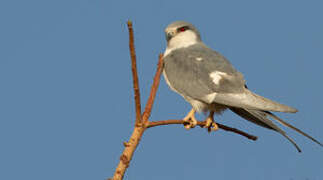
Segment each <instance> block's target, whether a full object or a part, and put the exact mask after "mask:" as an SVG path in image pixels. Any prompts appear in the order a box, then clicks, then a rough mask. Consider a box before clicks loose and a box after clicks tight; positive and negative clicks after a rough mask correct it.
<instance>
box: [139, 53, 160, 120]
mask: <svg viewBox="0 0 323 180" xmlns="http://www.w3.org/2000/svg"><path fill="white" fill-rule="evenodd" d="M163 65H164V64H163V55H162V54H159V60H158V64H157V71H156V74H155V77H154V82H153V85H152V86H151V90H150V95H149V98H148V101H147V103H146V107H145V111H144V113H143V114H142V119H143V123H144V124H145V126H147V124H148V119H149V116H150V113H151V109H152V106H153V104H154V100H155V97H156V93H157V90H158V86H159V82H160V76H161V73H162V70H163Z"/></svg>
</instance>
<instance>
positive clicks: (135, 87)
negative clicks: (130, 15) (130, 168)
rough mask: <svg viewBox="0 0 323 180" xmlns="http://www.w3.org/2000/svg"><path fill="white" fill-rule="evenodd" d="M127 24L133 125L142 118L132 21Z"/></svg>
mask: <svg viewBox="0 0 323 180" xmlns="http://www.w3.org/2000/svg"><path fill="white" fill-rule="evenodd" d="M127 25H128V31H129V50H130V57H131V70H132V77H133V90H134V94H135V108H136V124H135V125H136V126H141V125H142V120H141V103H140V89H139V80H138V73H137V62H136V61H137V60H136V51H135V44H134V35H133V28H132V22H131V21H128V23H127Z"/></svg>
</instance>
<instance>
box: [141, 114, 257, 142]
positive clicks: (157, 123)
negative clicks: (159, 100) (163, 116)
mask: <svg viewBox="0 0 323 180" xmlns="http://www.w3.org/2000/svg"><path fill="white" fill-rule="evenodd" d="M185 123H186V122H185V121H184V120H176V119H170V120H163V121H150V122H149V124H148V126H147V128H151V127H156V126H163V125H169V124H183V125H184V124H185ZM205 123H206V122H205V121H197V125H198V126H200V127H204V126H205ZM216 124H217V125H218V127H219V128H220V129H223V130H225V131H230V132H234V133H237V134H240V135H242V136H244V137H246V138H248V139H251V140H254V141H255V140H257V137H256V136H254V135H251V134H248V133H246V132H243V131H241V130H239V129H236V128H232V127H229V126H226V125H223V124H220V123H218V122H217V123H216Z"/></svg>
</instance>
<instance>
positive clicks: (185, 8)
mask: <svg viewBox="0 0 323 180" xmlns="http://www.w3.org/2000/svg"><path fill="white" fill-rule="evenodd" d="M322 7H323V3H322V1H314V0H312V1H291V0H290V1H287V0H286V1H279V0H272V1H256V0H254V1H229V0H225V1H213V0H212V1H211V0H210V1H174V0H164V1H148V0H146V1H130V0H129V1H121V0H120V1H110V0H105V1H103V0H87V1H85V0H79V1H76V0H74V1H72V0H71V1H65V0H64V1H62V0H57V1H44V0H38V1H36V0H30V1H22V0H20V1H12V0H1V1H0V179H4V180H13V179H32V180H44V179H46V180H47V179H48V180H50V179H66V180H71V179H78V180H81V179H82V180H83V179H84V180H88V179H100V180H103V179H106V178H108V177H111V176H112V175H113V172H114V170H115V167H116V165H117V163H118V161H119V156H120V155H121V152H122V150H123V145H122V142H123V141H126V140H128V138H129V136H130V133H131V131H132V128H133V125H134V116H135V113H134V105H133V90H132V79H131V71H130V59H129V51H128V31H127V27H126V22H127V20H128V19H131V20H132V21H133V23H134V29H135V40H136V42H135V43H136V50H137V58H138V70H139V80H140V86H141V95H142V101H143V102H144V103H145V102H146V100H147V96H148V94H149V89H150V85H151V83H152V76H153V74H154V72H155V69H156V64H157V60H158V54H159V53H162V52H163V51H164V50H165V47H166V41H165V36H164V32H163V31H164V28H165V27H166V26H167V25H168V24H169V23H171V22H173V21H175V20H186V21H189V22H191V23H193V24H195V25H196V26H197V27H198V28H199V29H200V32H201V35H202V39H203V40H204V42H205V43H206V44H207V45H209V46H210V47H212V48H213V49H216V50H217V51H219V52H221V53H222V54H223V55H224V56H226V57H227V58H228V59H229V60H230V61H231V62H232V64H233V65H234V66H235V67H236V68H237V69H238V70H239V71H241V72H242V73H243V74H244V75H245V78H246V80H247V84H248V86H249V88H250V89H252V90H253V91H255V92H257V93H258V94H261V95H264V96H266V97H268V98H272V99H274V100H277V101H280V102H282V103H285V104H288V105H291V106H294V107H296V108H298V109H299V112H298V113H297V114H282V113H277V114H278V115H280V116H281V117H282V118H284V119H285V120H287V121H288V122H290V123H292V124H293V125H295V126H296V127H298V128H300V129H302V130H304V131H305V132H307V133H309V134H310V135H312V136H313V137H315V138H317V139H318V140H320V141H321V142H322V141H323V133H322V127H323V119H322V107H323V101H322V100H323V95H322V92H323V72H322V66H323V20H322V17H323V11H322ZM189 110H190V105H189V104H188V103H186V102H185V101H184V100H183V99H182V98H181V97H180V96H179V95H177V94H176V93H174V92H172V91H171V90H170V89H169V88H168V87H167V85H166V83H165V81H164V79H162V80H161V83H160V88H159V90H158V94H157V98H156V103H155V106H154V109H153V112H152V116H151V120H165V119H179V118H182V117H184V115H185V114H186V113H187V112H188V111H189ZM198 117H199V118H200V119H202V118H204V115H200V116H198ZM216 120H217V121H219V122H221V123H223V124H226V125H230V126H233V127H236V128H239V129H242V130H245V131H246V132H249V133H251V134H254V135H257V136H258V137H259V139H258V140H257V141H256V142H253V141H250V140H248V139H246V138H244V137H242V136H239V135H236V134H232V133H230V132H225V131H222V130H219V131H218V132H216V133H212V134H208V133H207V132H206V130H204V129H200V128H195V129H192V130H190V131H187V130H185V129H184V128H183V127H182V126H180V125H173V126H168V127H156V128H153V129H149V130H147V131H146V133H145V134H144V136H143V139H142V141H141V143H140V145H139V147H138V149H137V150H136V152H135V155H134V158H133V160H132V162H131V165H130V167H129V169H128V171H127V172H126V176H125V179H138V180H139V179H140V180H150V179H153V180H165V179H171V180H178V179H185V180H193V179H194V180H195V179H221V180H227V179H228V180H231V179H232V180H233V179H244V180H247V179H248V180H259V179H263V180H271V179H275V180H322V179H323V148H322V147H320V146H318V145H317V144H315V143H313V142H311V141H310V140H309V139H307V138H305V137H303V136H301V135H299V134H296V133H295V132H294V131H291V130H287V133H288V134H289V135H290V136H291V137H292V138H294V139H295V141H296V142H297V143H298V144H299V146H300V147H301V149H302V150H303V153H298V152H297V151H296V149H295V148H294V147H293V146H292V144H290V143H289V142H288V141H287V140H286V139H284V138H283V137H282V136H281V135H279V134H278V133H275V132H273V131H270V130H266V129H263V128H261V127H258V126H256V125H253V124H251V123H249V122H247V121H245V120H243V119H241V118H240V117H238V116H237V115H234V114H233V113H231V112H229V111H228V112H226V113H224V114H223V115H222V116H219V117H216Z"/></svg>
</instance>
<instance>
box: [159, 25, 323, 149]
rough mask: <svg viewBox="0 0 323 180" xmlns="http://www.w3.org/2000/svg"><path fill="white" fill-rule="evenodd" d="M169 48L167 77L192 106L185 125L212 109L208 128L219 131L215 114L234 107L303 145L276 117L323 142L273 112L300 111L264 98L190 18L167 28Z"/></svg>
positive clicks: (189, 125) (248, 118)
mask: <svg viewBox="0 0 323 180" xmlns="http://www.w3.org/2000/svg"><path fill="white" fill-rule="evenodd" d="M165 35H166V41H167V47H166V49H165V52H164V54H163V59H164V68H163V76H164V79H165V81H166V83H167V84H168V86H169V87H170V89H171V90H173V91H175V92H176V93H178V94H179V95H181V96H182V97H183V98H184V99H185V100H186V101H187V102H188V103H190V104H191V106H192V109H191V110H190V111H189V112H188V113H187V115H186V116H185V117H184V118H183V120H184V122H185V123H184V125H185V128H187V129H190V128H193V127H194V126H195V125H196V124H197V119H196V118H195V113H196V112H198V113H200V112H204V113H207V112H209V115H208V116H207V118H206V120H205V122H206V123H205V124H206V125H205V127H206V128H207V129H208V131H209V132H210V131H216V130H217V129H218V125H217V124H216V123H215V121H214V114H221V113H223V112H224V111H225V110H231V111H232V112H234V113H235V114H237V115H239V116H240V117H242V118H244V119H246V120H248V121H250V122H252V123H255V124H257V125H259V126H262V127H264V128H267V129H270V130H273V131H276V132H278V133H280V134H281V135H282V136H284V137H285V138H286V139H287V140H288V141H290V142H291V143H292V144H293V145H294V146H295V148H296V149H297V150H298V152H301V149H300V148H299V146H298V145H297V144H296V143H295V141H294V140H293V139H291V138H290V137H289V136H287V134H286V133H285V131H283V130H282V129H281V128H280V127H279V126H277V125H276V124H275V123H274V122H273V121H272V120H276V122H278V123H280V124H282V125H283V126H286V127H289V128H291V129H293V130H295V131H296V132H298V133H300V134H302V135H304V136H306V137H307V138H309V139H311V140H312V141H314V142H315V143H317V144H319V145H320V146H323V145H322V143H320V142H319V141H317V140H316V139H314V138H313V137H311V136H310V135H308V134H306V133H304V132H303V131H301V130H300V129H298V128H296V127H294V126H293V125H291V124H289V123H287V122H285V121H284V120H282V119H281V118H279V117H278V116H276V115H275V114H273V112H285V113H296V112H297V111H298V110H297V109H295V108H293V107H290V106H287V105H284V104H281V103H278V102H275V101H273V100H270V99H268V98H265V97H262V96H260V95H258V94H256V93H254V92H252V91H251V90H249V89H248V87H247V85H246V81H245V79H244V76H243V74H242V73H241V72H239V71H237V70H236V69H235V68H234V67H233V65H232V64H231V63H230V62H229V61H228V60H227V59H226V58H225V57H224V56H222V55H221V54H220V53H218V52H217V51H215V50H213V49H211V48H209V47H208V46H207V45H206V44H204V43H203V41H202V40H201V35H200V32H199V31H198V29H197V28H196V27H195V26H194V25H193V24H191V23H189V22H186V21H175V22H173V23H171V24H169V25H168V26H167V27H166V28H165Z"/></svg>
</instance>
